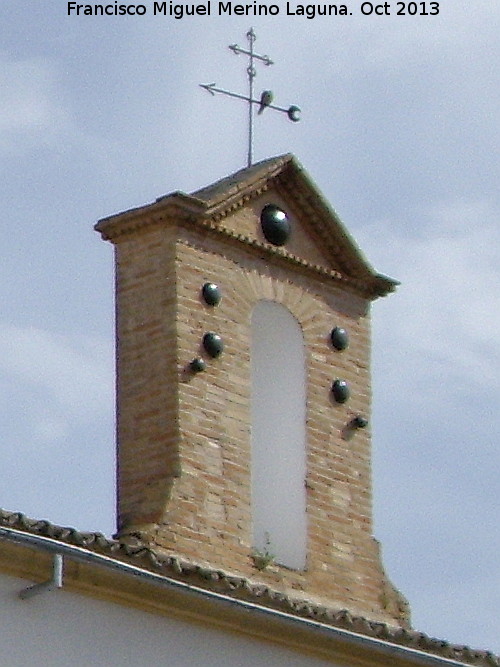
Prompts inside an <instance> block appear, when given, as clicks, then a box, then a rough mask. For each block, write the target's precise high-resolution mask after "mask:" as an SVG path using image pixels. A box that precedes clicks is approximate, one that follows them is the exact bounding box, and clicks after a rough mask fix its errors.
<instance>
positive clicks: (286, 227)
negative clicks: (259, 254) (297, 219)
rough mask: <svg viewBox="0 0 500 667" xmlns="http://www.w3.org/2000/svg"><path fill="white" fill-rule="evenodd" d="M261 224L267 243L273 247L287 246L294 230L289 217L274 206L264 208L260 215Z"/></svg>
mask: <svg viewBox="0 0 500 667" xmlns="http://www.w3.org/2000/svg"><path fill="white" fill-rule="evenodd" d="M260 224H261V227H262V233H263V234H264V236H265V239H266V241H269V243H272V244H273V245H277V246H282V245H285V243H286V242H287V241H288V239H289V238H290V233H291V231H292V228H291V225H290V221H289V220H288V216H287V214H286V213H285V211H283V210H282V209H281V208H279V207H278V206H275V205H274V204H268V205H267V206H264V208H263V209H262V213H261V214H260Z"/></svg>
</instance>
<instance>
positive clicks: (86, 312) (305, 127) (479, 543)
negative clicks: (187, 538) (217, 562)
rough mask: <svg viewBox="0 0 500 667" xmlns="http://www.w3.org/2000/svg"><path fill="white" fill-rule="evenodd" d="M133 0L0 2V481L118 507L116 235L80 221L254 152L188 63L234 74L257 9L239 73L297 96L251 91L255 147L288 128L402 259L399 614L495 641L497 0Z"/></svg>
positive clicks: (101, 520) (380, 444)
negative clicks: (342, 1) (233, 11)
mask: <svg viewBox="0 0 500 667" xmlns="http://www.w3.org/2000/svg"><path fill="white" fill-rule="evenodd" d="M143 1H144V4H145V6H146V9H147V13H146V15H144V16H126V17H124V16H106V17H104V16H76V15H75V14H73V15H70V16H68V12H67V2H65V1H63V0H38V1H37V2H33V0H9V2H5V1H4V2H2V4H1V5H0V35H1V40H0V169H1V178H0V193H1V196H0V210H1V227H2V230H3V241H2V243H1V245H0V401H1V402H0V405H1V415H2V417H1V420H0V425H1V426H0V428H1V441H2V463H3V470H4V474H3V475H2V483H1V485H0V507H3V508H4V509H7V510H15V511H22V512H24V513H25V514H27V515H28V516H31V517H36V518H46V519H49V520H51V521H52V522H54V523H58V524H63V525H70V526H75V527H77V528H80V529H85V530H100V531H103V532H104V533H106V534H108V535H111V534H112V533H113V531H114V357H113V355H114V322H113V317H114V312H113V311H114V305H113V266H112V261H113V253H112V247H111V246H110V244H107V243H105V242H103V241H102V240H101V239H100V237H99V235H98V234H96V233H95V232H94V231H93V224H94V223H95V222H96V221H97V220H98V219H99V218H101V217H104V216H106V215H110V214H112V213H115V212H118V211H121V210H125V209H127V208H131V207H134V206H138V205H141V204H144V203H146V202H149V201H153V200H154V199H155V198H156V197H158V196H160V195H163V194H166V193H169V192H171V191H174V190H182V191H185V192H191V191H193V190H195V189H197V188H199V187H201V186H204V185H207V184H209V183H211V182H213V181H216V180H218V179H219V178H221V177H223V176H225V175H227V174H229V173H231V172H233V171H236V170H238V169H239V168H241V167H243V166H245V163H246V151H247V149H246V132H247V129H246V107H245V104H244V103H243V102H241V101H240V100H236V99H229V98H225V97H223V96H221V95H218V96H211V95H210V94H209V93H207V92H206V91H205V90H203V89H201V88H200V87H199V85H198V84H200V83H216V84H217V85H218V86H220V87H222V88H227V89H229V90H232V91H235V92H241V93H243V94H244V93H245V92H246V89H247V88H246V87H247V83H246V74H245V68H246V60H245V59H244V57H243V56H241V55H239V56H236V55H235V54H233V53H232V52H231V51H230V50H229V49H228V48H227V46H228V45H229V44H233V43H238V44H239V45H240V46H242V47H245V46H246V37H245V35H246V32H247V31H248V29H249V27H250V26H252V25H253V27H254V29H255V32H256V34H257V41H256V43H255V49H256V50H257V51H258V52H260V53H262V54H266V55H269V56H270V57H271V58H272V59H273V61H274V63H275V64H274V65H273V66H271V67H264V66H259V67H258V73H257V77H256V82H255V86H256V90H257V91H259V93H260V91H261V90H264V89H271V90H273V91H274V95H275V102H276V103H277V104H278V105H281V106H285V107H288V106H289V105H290V104H297V105H298V106H300V108H301V109H302V119H301V121H300V122H299V123H291V122H290V121H289V120H288V119H287V118H286V116H285V115H284V114H280V113H276V112H266V113H264V114H262V115H261V116H258V117H257V119H256V123H255V144H254V148H255V151H254V157H255V160H260V159H264V158H267V157H270V156H274V155H279V154H282V153H287V152H293V153H294V154H295V155H296V156H297V157H298V159H299V160H300V162H301V163H302V164H303V165H304V167H305V168H306V169H307V171H308V173H309V174H310V176H311V177H312V178H313V179H314V181H315V182H316V184H317V186H318V187H319V189H320V190H321V191H322V192H323V194H324V195H325V197H326V198H327V199H328V200H329V201H330V202H331V204H332V206H333V207H334V208H335V210H336V211H337V212H338V213H339V215H340V217H341V219H342V220H343V221H344V223H345V224H346V226H347V228H348V229H349V231H350V232H351V234H352V235H353V236H354V238H355V239H356V240H357V242H358V243H359V245H360V247H361V248H362V250H363V252H364V253H365V255H366V256H367V257H368V259H369V260H370V262H371V263H372V264H373V265H374V266H375V268H376V269H377V271H379V272H381V273H385V274H387V275H389V276H391V277H393V278H396V279H398V280H399V281H401V286H400V287H399V289H398V291H397V292H396V293H395V294H393V295H390V296H388V297H386V298H384V299H380V300H378V301H377V302H375V304H374V306H373V389H374V405H373V408H374V413H373V417H372V429H373V486H374V515H375V535H376V537H377V539H379V540H380V541H381V543H382V553H383V559H384V563H385V567H386V570H387V573H388V575H389V577H390V578H391V580H392V581H393V582H394V583H395V585H396V586H397V587H398V588H399V589H400V590H401V591H402V592H403V593H404V594H405V596H406V597H407V598H408V599H409V601H410V603H411V608H412V613H413V625H414V627H415V628H416V629H418V630H421V631H424V632H426V633H427V634H430V635H432V636H434V637H438V638H440V639H447V640H449V641H452V642H454V643H458V644H468V645H469V646H472V647H475V648H481V649H489V650H492V651H496V652H497V653H500V620H499V617H500V613H499V600H500V590H499V588H500V567H499V558H498V553H499V551H500V543H499V542H500V529H499V525H500V501H499V483H498V480H499V469H500V447H499V443H500V420H499V419H498V404H499V398H500V374H499V371H500V338H499V335H498V331H499V329H500V298H499V286H500V225H499V222H500V197H499V186H498V184H499V183H500V167H499V159H498V158H499V154H500V151H499V148H500V147H499V127H500V111H499V110H500V68H499V67H498V63H499V62H500V40H499V39H498V35H499V34H500V4H499V3H495V2H491V1H490V0H474V2H466V1H465V0H442V1H441V2H440V3H439V14H437V15H436V14H431V11H435V9H434V8H433V7H431V5H432V4H433V3H430V2H426V3H422V2H419V3H417V4H415V3H413V6H412V7H410V6H409V5H408V6H407V9H409V10H410V11H411V10H412V9H414V8H417V9H418V10H419V11H423V10H425V11H427V12H428V14H427V15H418V14H417V15H408V14H407V15H406V16H404V15H397V11H398V9H399V10H401V9H402V3H397V2H390V3H388V6H387V9H386V10H385V11H386V12H387V13H384V14H381V15H380V14H377V13H375V11H374V12H373V13H371V14H368V13H366V14H363V13H362V11H361V9H362V6H363V8H364V11H365V12H368V11H369V8H370V5H369V3H362V2H357V1H354V2H350V3H349V5H348V11H350V12H352V14H350V15H347V16H336V17H335V16H316V17H315V18H314V19H307V18H306V17H305V16H300V15H298V14H297V13H295V14H288V15H287V9H286V2H285V1H284V0H283V1H281V0H280V1H278V0H276V3H277V5H278V8H279V14H278V15H277V16H267V17H265V16H237V15H231V16H228V15H219V13H218V12H217V8H218V4H217V3H216V2H213V0H212V6H211V9H212V12H211V15H210V16H206V15H205V16H195V17H189V16H185V17H184V18H182V19H180V20H177V19H175V18H173V17H171V16H154V15H153V2H152V1H151V2H150V1H149V0H143ZM112 4H113V3H112ZM267 4H268V5H269V4H271V2H270V1H269V2H268V3H267ZM410 4H411V3H410ZM380 6H381V5H379V7H380ZM296 7H297V3H290V9H291V11H296ZM373 7H374V10H375V7H376V5H375V4H374V5H373Z"/></svg>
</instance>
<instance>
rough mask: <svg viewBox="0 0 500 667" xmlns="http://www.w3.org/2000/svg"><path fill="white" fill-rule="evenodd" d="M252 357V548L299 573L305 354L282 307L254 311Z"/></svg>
mask: <svg viewBox="0 0 500 667" xmlns="http://www.w3.org/2000/svg"><path fill="white" fill-rule="evenodd" d="M251 358H252V519H253V539H254V546H255V547H256V548H257V549H258V550H259V551H266V550H269V551H270V552H271V553H272V554H274V555H275V556H276V560H277V562H279V563H281V564H282V565H287V566H288V567H292V568H294V569H298V570H300V569H303V568H304V567H305V565H306V548H307V521H306V492H305V476H306V452H305V422H306V388H305V385H306V375H305V351H304V340H303V336H302V330H301V328H300V326H299V323H298V322H297V320H296V319H295V318H294V317H293V315H292V314H291V313H290V312H289V311H288V310H287V309H286V308H285V307H284V306H282V305H280V304H278V303H274V302H273V301H259V303H258V304H257V305H256V306H255V308H254V311H253V314H252V345H251ZM267 541H268V542H269V544H268V545H267V544H266V542H267Z"/></svg>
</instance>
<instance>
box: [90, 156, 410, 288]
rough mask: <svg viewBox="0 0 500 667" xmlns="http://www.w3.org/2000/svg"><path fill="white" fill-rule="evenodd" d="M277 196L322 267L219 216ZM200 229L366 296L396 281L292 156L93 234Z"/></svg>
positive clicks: (177, 195) (172, 198)
mask: <svg viewBox="0 0 500 667" xmlns="http://www.w3.org/2000/svg"><path fill="white" fill-rule="evenodd" d="M269 191H273V192H276V193H278V194H279V195H280V196H281V197H282V198H283V199H284V200H285V201H286V202H287V204H288V205H289V206H290V207H291V208H292V209H293V211H294V212H295V214H296V215H297V217H298V218H300V220H301V223H303V224H305V225H306V226H307V232H308V233H309V234H310V235H311V237H312V238H313V239H314V240H315V242H316V244H317V246H318V247H320V248H321V250H322V253H323V254H324V256H325V257H326V260H327V263H328V267H329V268H325V267H324V266H319V265H317V264H312V263H310V262H309V261H307V260H305V259H304V258H302V257H299V256H297V255H294V254H291V253H290V252H289V251H288V250H287V249H286V248H285V247H275V246H272V245H271V244H269V243H266V242H260V241H258V240H256V239H251V238H249V237H248V236H245V235H244V234H241V233H236V232H235V231H233V230H230V229H229V228H228V227H227V226H225V224H224V220H225V218H226V217H227V216H228V215H230V214H231V213H233V212H234V211H236V210H238V208H240V207H243V206H245V205H246V204H247V203H248V202H249V201H251V200H252V199H254V198H256V197H259V196H261V195H262V194H264V193H265V192H269ZM174 217H175V219H177V220H179V219H182V218H184V219H185V220H186V221H188V222H190V223H194V224H198V225H201V226H203V227H204V228H205V229H208V230H211V231H213V232H214V233H219V234H222V235H224V236H226V237H230V238H232V239H233V240H236V241H239V242H242V243H246V244H247V245H248V246H249V247H253V248H256V249H258V250H259V251H265V252H267V253H269V254H271V255H274V256H275V257H278V258H282V259H285V260H288V261H289V262H292V263H294V264H295V265H298V266H302V267H304V268H305V269H309V270H312V271H315V272H316V273H319V274H322V275H327V276H328V277H330V278H333V279H334V280H338V281H340V282H343V283H344V284H345V285H346V286H350V287H352V288H354V289H356V290H359V291H361V292H363V293H364V294H365V295H367V296H369V297H370V298H376V297H378V296H384V295H386V294H388V293H390V292H392V291H394V289H395V288H396V286H397V285H398V282H397V281H396V280H393V279H392V278H388V277H387V276H385V275H382V274H379V273H377V272H376V271H375V270H374V269H373V267H372V266H371V265H370V263H369V262H368V260H367V259H366V257H365V256H364V255H363V253H362V252H361V250H360V248H359V247H358V245H357V244H356V242H355V241H354V239H353V238H352V236H351V235H350V234H349V232H348V231H347V229H346V228H345V226H344V225H343V223H342V221H341V220H340V218H339V216H338V215H337V213H336V212H335V211H334V210H333V209H332V207H331V206H330V204H329V203H328V202H327V200H326V199H325V198H324V197H323V195H322V193H321V192H320V191H319V189H318V188H317V186H316V185H315V184H314V182H313V180H312V179H311V178H310V177H309V175H308V174H307V172H306V171H305V169H304V168H303V167H302V165H301V164H300V162H299V161H298V160H297V158H295V157H294V156H293V155H292V154H285V155H281V156H279V157H273V158H269V159H267V160H263V161H262V162H258V163H257V164H254V165H252V166H250V167H246V168H244V169H240V170H239V171H237V172H236V173H234V174H231V175H230V176H226V177H224V178H222V179H220V180H219V181H217V182H215V183H213V184H211V185H209V186H207V187H203V188H201V189H199V190H196V191H194V192H193V193H191V194H189V195H188V194H185V193H183V192H178V191H177V192H173V193H171V194H168V195H165V196H163V197H159V198H158V199H157V200H156V201H155V202H153V203H151V204H147V205H145V206H142V207H139V208H134V209H131V210H129V211H126V212H124V213H120V214H118V215H114V216H111V217H108V218H104V219H102V220H100V221H99V222H98V223H97V225H96V229H97V231H99V232H101V234H102V235H103V237H104V238H106V239H112V238H116V237H118V236H120V235H121V234H123V233H127V232H130V231H132V230H136V229H138V228H139V227H142V226H144V225H147V224H151V223H156V224H157V223H159V222H161V221H162V220H163V221H164V220H167V219H173V218H174Z"/></svg>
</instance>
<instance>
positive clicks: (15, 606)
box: [0, 575, 340, 667]
mask: <svg viewBox="0 0 500 667" xmlns="http://www.w3.org/2000/svg"><path fill="white" fill-rule="evenodd" d="M29 585H30V582H29V581H23V580H21V579H15V578H13V577H7V576H5V575H0V628H1V634H0V637H1V639H0V642H1V643H0V649H1V657H0V664H1V665H3V666H5V667H38V666H39V665H40V666H43V667H79V666H80V665H82V666H85V667H94V666H95V667H100V666H101V665H104V666H107V665H110V666H111V665H113V666H114V665H119V666H120V667H129V666H137V667H148V666H149V665H154V666H155V667H160V666H162V665H164V666H166V667H256V666H258V665H265V666H266V667H304V666H307V667H332V664H333V663H331V662H326V661H323V660H318V659H316V658H308V657H305V656H304V655H297V654H296V653H293V652H291V651H288V650H287V649H284V648H280V647H279V646H274V645H272V644H267V643H260V642H258V641H256V640H252V639H246V638H244V637H240V636H239V635H233V634H225V633H223V632H221V631H216V630H210V629H205V628H203V627H200V626H198V625H190V624H188V623H185V622H183V621H177V620H172V619H169V618H165V617H159V616H154V615H152V614H147V613H145V612H141V611H137V610H135V609H128V608H126V607H121V606H119V605H114V604H111V603H108V602H102V601H100V600H93V599H92V598H87V597H84V596H80V595H76V594H73V593H67V592H65V591H64V589H63V590H59V591H53V592H47V593H42V594H41V595H39V596H37V597H34V598H32V599H30V600H21V599H20V598H19V597H18V592H19V591H20V590H22V589H24V588H26V587H27V586H29ZM337 667H340V666H339V665H337Z"/></svg>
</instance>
